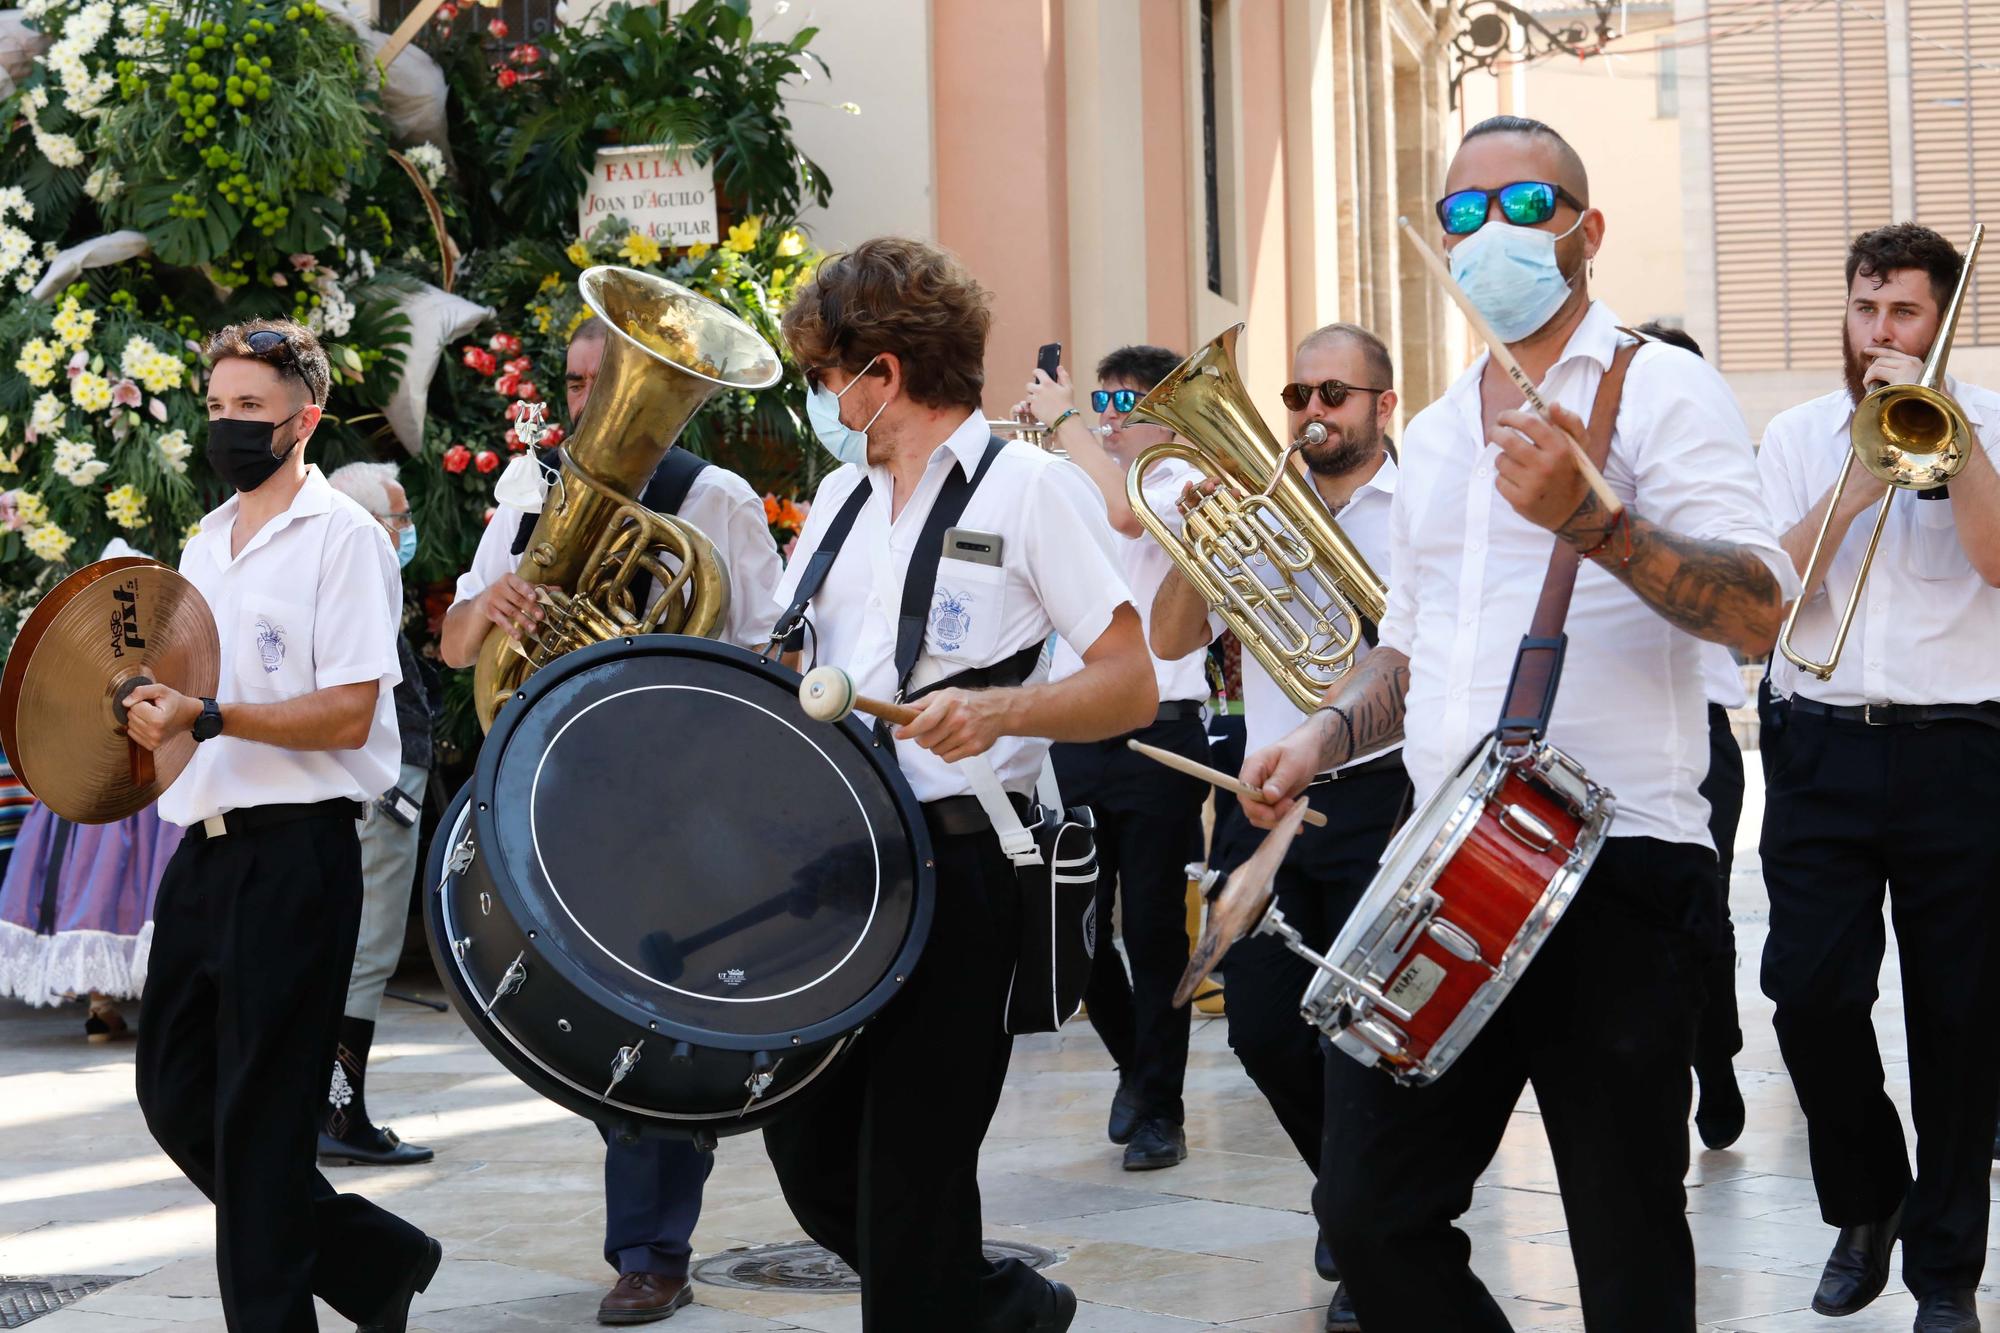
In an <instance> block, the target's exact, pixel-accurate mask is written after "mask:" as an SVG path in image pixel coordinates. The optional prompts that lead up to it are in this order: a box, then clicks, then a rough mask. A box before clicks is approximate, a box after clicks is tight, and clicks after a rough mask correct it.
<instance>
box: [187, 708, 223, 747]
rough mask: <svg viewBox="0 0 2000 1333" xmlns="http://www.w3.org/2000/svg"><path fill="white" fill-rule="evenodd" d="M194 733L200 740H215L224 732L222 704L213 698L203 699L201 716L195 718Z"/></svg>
mask: <svg viewBox="0 0 2000 1333" xmlns="http://www.w3.org/2000/svg"><path fill="white" fill-rule="evenodd" d="M192 734H193V736H194V738H195V739H196V740H198V741H210V740H214V739H215V738H216V737H217V736H220V735H221V734H222V705H220V704H218V703H216V702H215V700H213V699H208V698H204V699H203V700H202V701H201V716H200V717H198V718H196V719H195V720H194V727H193V728H192Z"/></svg>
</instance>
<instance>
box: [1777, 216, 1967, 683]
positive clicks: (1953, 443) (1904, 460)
mask: <svg viewBox="0 0 2000 1333" xmlns="http://www.w3.org/2000/svg"><path fill="white" fill-rule="evenodd" d="M1985 236H1986V225H1985V224H1984V223H1975V224H1973V228H1972V241H1971V243H1970V244H1968V245H1967V246H1966V247H1965V263H1964V265H1963V266H1962V267H1961V268H1960V269H1959V274H1958V288H1957V290H1955V291H1953V292H1952V294H1951V303H1950V304H1949V305H1947V306H1946V307H1945V311H1944V318H1943V319H1942V320H1941V321H1939V323H1938V332H1937V339H1936V341H1934V342H1933V343H1932V344H1931V352H1930V355H1929V356H1928V357H1926V358H1924V369H1923V373H1922V374H1920V375H1919V376H1918V377H1917V382H1916V383H1915V384H1884V385H1882V386H1881V387H1879V388H1877V389H1876V390H1875V391H1874V392H1872V393H1870V394H1869V395H1868V396H1867V397H1866V398H1863V399H1862V400H1861V403H1860V405H1859V406H1858V407H1856V408H1855V409H1854V424H1853V425H1852V426H1851V427H1849V429H1848V443H1849V445H1850V448H1851V452H1850V453H1849V454H1848V456H1847V462H1846V464H1845V465H1844V466H1843V467H1842V468H1841V470H1840V480H1838V481H1836V482H1835V483H1834V484H1833V494H1832V495H1831V496H1830V497H1828V499H1827V503H1826V517H1825V518H1823V519H1821V520H1820V525H1819V535H1818V536H1817V537H1815V538H1814V539H1813V548H1812V554H1811V555H1810V556H1808V557H1807V558H1806V569H1805V586H1806V587H1808V588H1810V587H1811V586H1812V583H1813V579H1814V576H1815V575H1816V574H1817V573H1818V572H1819V568H1820V558H1821V556H1822V555H1824V556H1825V557H1826V558H1827V559H1828V560H1829V561H1830V560H1832V558H1833V553H1832V552H1830V551H1827V550H1826V549H1825V548H1826V544H1827V541H1826V538H1827V533H1828V531H1829V530H1830V529H1831V528H1832V527H1833V515H1834V511H1835V510H1837V509H1839V508H1840V497H1841V494H1842V493H1843V492H1844V491H1845V490H1846V489H1847V482H1848V478H1850V477H1851V476H1852V475H1853V473H1854V464H1855V463H1856V462H1857V461H1859V462H1860V464H1861V466H1862V467H1864V468H1866V469H1867V470H1868V471H1869V472H1870V473H1871V474H1873V475H1874V476H1876V477H1879V478H1880V479H1881V480H1883V481H1884V482H1886V483H1888V485H1887V486H1886V487H1885V489H1884V494H1883V496H1882V506H1881V508H1880V509H1879V510H1878V511H1877V512H1876V515H1875V527H1874V530H1873V531H1872V532H1870V533H1869V534H1868V549H1867V550H1866V551H1865V552H1863V554H1862V556H1861V568H1860V569H1859V570H1858V571H1857V572H1856V573H1855V575H1854V587H1853V589H1852V590H1851V591H1849V593H1848V594H1847V608H1846V609H1845V610H1844V611H1842V612H1841V613H1840V624H1839V625H1838V627H1836V628H1835V630H1834V633H1833V648H1832V649H1831V651H1829V652H1828V653H1827V655H1826V660H1825V661H1824V662H1815V661H1813V660H1812V659H1811V658H1809V657H1807V656H1805V655H1804V654H1803V653H1801V652H1799V651H1798V650H1797V649H1795V648H1793V647H1792V642H1791V641H1792V632H1793V630H1794V629H1795V628H1796V626H1797V625H1798V619H1799V610H1800V608H1802V607H1803V606H1804V605H1805V604H1806V598H1805V597H1804V596H1803V595H1802V596H1800V597H1799V599H1798V600H1797V601H1795V602H1793V603H1792V609H1791V613H1790V614H1789V615H1787V616H1786V617H1785V629H1784V632H1783V633H1782V634H1780V635H1779V636H1778V651H1779V652H1781V653H1783V654H1784V655H1785V660H1786V661H1788V662H1790V663H1791V664H1792V665H1793V666H1795V667H1797V668H1798V669H1799V670H1801V671H1805V672H1810V673H1811V674H1812V675H1813V676H1815V677H1817V678H1819V679H1820V680H1825V679H1827V678H1828V677H1830V676H1832V675H1833V669H1834V667H1836V666H1837V665H1839V663H1840V650H1841V649H1842V648H1843V647H1844V646H1845V645H1846V643H1847V631H1848V630H1849V629H1851V628H1852V627H1853V625H1854V609H1855V608H1856V607H1857V606H1859V605H1860V604H1861V587H1862V585H1863V584H1864V583H1866V582H1867V581H1868V570H1869V568H1870V566H1872V565H1873V564H1874V562H1875V548H1876V547H1877V546H1879V545H1880V544H1881V542H1882V530H1883V528H1885V527H1886V526H1887V525H1888V522H1889V505H1890V502H1891V501H1893V500H1894V499H1895V498H1896V492H1897V491H1898V490H1908V491H1926V490H1930V489H1931V488H1933V487H1936V486H1942V485H1943V484H1944V483H1945V482H1947V481H1949V480H1951V479H1952V478H1953V477H1955V476H1957V475H1958V470H1959V469H1960V468H1962V467H1964V466H1965V460H1966V458H1967V457H1968V456H1969V455H1970V453H1971V451H1972V450H1973V449H1974V448H1976V447H1977V440H1976V438H1975V437H1974V435H1973V433H1972V423H1971V422H1969V421H1967V420H1966V418H1965V412H1964V411H1963V410H1962V409H1961V408H1960V407H1959V405H1958V404H1957V403H1955V402H1953V401H1952V399H1951V396H1950V395H1949V394H1947V393H1945V391H1944V389H1943V384H1944V363H1945V358H1946V357H1948V356H1950V355H1951V338H1952V334H1953V333H1954V332H1955V331H1956V330H1957V327H1958V317H1959V313H1960V311H1961V310H1962V309H1963V307H1964V305H1965V293H1966V289H1967V288H1968V287H1970V286H1971V284H1972V265H1973V263H1974V261H1976V260H1977V259H1978V258H1979V245H1980V242H1981V241H1982V240H1983V239H1985Z"/></svg>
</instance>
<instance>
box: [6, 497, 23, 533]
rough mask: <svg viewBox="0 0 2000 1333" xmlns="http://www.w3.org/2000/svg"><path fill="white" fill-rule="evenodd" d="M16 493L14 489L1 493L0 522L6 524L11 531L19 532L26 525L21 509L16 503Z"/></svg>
mask: <svg viewBox="0 0 2000 1333" xmlns="http://www.w3.org/2000/svg"><path fill="white" fill-rule="evenodd" d="M14 495H15V492H13V491H8V492H6V493H5V494H0V523H4V524H6V525H7V531H9V532H19V531H20V530H21V529H22V528H23V527H25V526H26V523H25V521H24V520H23V519H22V518H21V511H20V510H19V509H17V508H16V507H15V505H14Z"/></svg>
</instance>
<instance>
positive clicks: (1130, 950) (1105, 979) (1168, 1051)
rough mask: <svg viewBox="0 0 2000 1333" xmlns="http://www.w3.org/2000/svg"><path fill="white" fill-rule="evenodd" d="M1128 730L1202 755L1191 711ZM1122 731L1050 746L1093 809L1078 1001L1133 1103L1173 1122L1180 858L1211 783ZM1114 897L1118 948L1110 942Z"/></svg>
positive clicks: (1182, 1068) (1194, 839)
mask: <svg viewBox="0 0 2000 1333" xmlns="http://www.w3.org/2000/svg"><path fill="white" fill-rule="evenodd" d="M1132 736H1133V737H1135V738H1136V739H1138V740H1141V741H1144V742H1145V743H1146V744H1148V745H1155V746H1158V747H1159V748H1161V749H1163V750H1172V751H1173V752H1174V753H1176V754H1180V755H1185V756H1186V757H1187V758H1189V759H1193V760H1195V761H1197V762H1199V763H1204V764H1205V763H1207V762H1208V737H1207V735H1206V734H1205V733H1204V732H1203V731H1202V725H1201V721H1200V719H1198V718H1188V719H1186V720H1184V721H1179V722H1156V723H1154V724H1153V725H1152V726H1150V727H1145V728H1143V729H1141V730H1139V731H1135V732H1133V733H1132ZM1125 741H1126V737H1124V736H1120V737H1117V738H1116V739H1113V740H1108V741H1097V742H1094V743H1091V744H1088V745H1058V746H1056V747H1054V749H1053V750H1052V751H1051V756H1050V757H1051V758H1052V759H1053V760H1054V762H1055V767H1056V781H1057V782H1058V783H1059V784H1060V785H1061V787H1062V794H1063V802H1064V804H1066V805H1087V806H1089V807H1090V808H1091V810H1092V811H1093V812H1094V813H1095V814H1096V816H1097V864H1098V880H1097V957H1096V959H1095V960H1094V962H1093V963H1092V966H1091V971H1090V982H1089V985H1088V986H1086V987H1085V989H1084V995H1083V1001H1084V1004H1085V1006H1086V1007H1087V1008H1088V1009H1089V1011H1090V1025H1091V1026H1092V1027H1094V1028H1096V1029H1097V1035H1098V1036H1099V1037H1100V1038H1102V1039H1103V1041H1104V1045H1105V1047H1106V1049H1108V1050H1109V1051H1110V1052H1111V1058H1112V1060H1113V1061H1114V1062H1115V1063H1116V1064H1117V1065H1118V1069H1119V1072H1120V1074H1121V1076H1122V1078H1123V1080H1124V1082H1125V1084H1126V1086H1127V1087H1128V1088H1129V1089H1130V1090H1131V1092H1132V1094H1133V1095H1134V1097H1135V1098H1136V1100H1137V1101H1138V1104H1139V1106H1140V1108H1141V1110H1140V1113H1141V1114H1142V1115H1148V1116H1160V1117H1162V1118H1164V1119H1167V1120H1171V1121H1173V1122H1174V1123H1175V1124H1179V1123H1180V1122H1181V1121H1182V1120H1183V1119H1184V1118H1185V1112H1184V1108H1183V1106H1182V1104H1181V1080H1182V1078H1183V1076H1184V1075H1185V1074H1186V1073H1187V1052H1188V1024H1189V1014H1188V1011H1187V1010H1186V1009H1176V1008H1175V1007H1174V987H1175V986H1176V985H1177V984H1178V983H1179V982H1180V979H1181V973H1182V972H1183V971H1185V970H1186V968H1187V959H1188V936H1187V864H1188V862H1189V861H1192V860H1195V859H1197V858H1199V857H1200V855H1201V803H1202V801H1204V800H1205V799H1207V796H1208V787H1207V785H1206V784H1205V783H1203V782H1202V781H1201V780H1200V779H1198V778H1191V777H1188V776H1187V775H1186V774H1184V773H1177V772H1175V771H1174V770H1173V769H1171V768H1167V767H1165V766H1164V765H1161V764H1158V763H1155V762H1154V761H1153V760H1151V759H1148V758H1146V757H1145V756H1144V755H1141V754H1135V753H1133V752H1132V751H1131V750H1128V749H1126V748H1125ZM1120 896H1122V897H1123V898H1124V900H1125V921H1124V925H1125V931H1124V934H1125V957H1120V956H1119V953H1118V950H1117V949H1116V948H1115V947H1113V946H1112V943H1111V921H1112V907H1113V903H1114V901H1115V900H1116V899H1117V898H1118V897H1120ZM1127 959H1129V960H1130V963H1131V968H1132V971H1131V976H1130V979H1129V980H1128V979H1127V977H1126V972H1125V967H1126V961H1127Z"/></svg>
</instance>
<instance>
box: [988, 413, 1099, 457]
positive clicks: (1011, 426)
mask: <svg viewBox="0 0 2000 1333" xmlns="http://www.w3.org/2000/svg"><path fill="white" fill-rule="evenodd" d="M986 429H987V430H989V431H991V432H992V433H993V434H995V435H1013V436H1016V437H1018V438H1020V439H1023V440H1026V441H1027V442H1028V443H1029V444H1032V445H1034V446H1035V447H1036V448H1037V449H1046V450H1048V451H1049V452H1050V453H1052V454H1054V455H1055V456H1056V457H1057V458H1067V457H1069V450H1067V449H1064V448H1061V447H1059V446H1058V445H1056V444H1055V443H1054V441H1053V439H1052V438H1051V436H1050V433H1049V427H1048V423H1047V422H1043V421H1016V420H1014V419H1013V418H1012V417H988V418H987V419H986ZM1084 429H1085V430H1087V431H1089V432H1090V433H1091V434H1092V435H1095V436H1098V437H1099V438H1102V437H1103V435H1104V427H1102V426H1085V427H1084Z"/></svg>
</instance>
